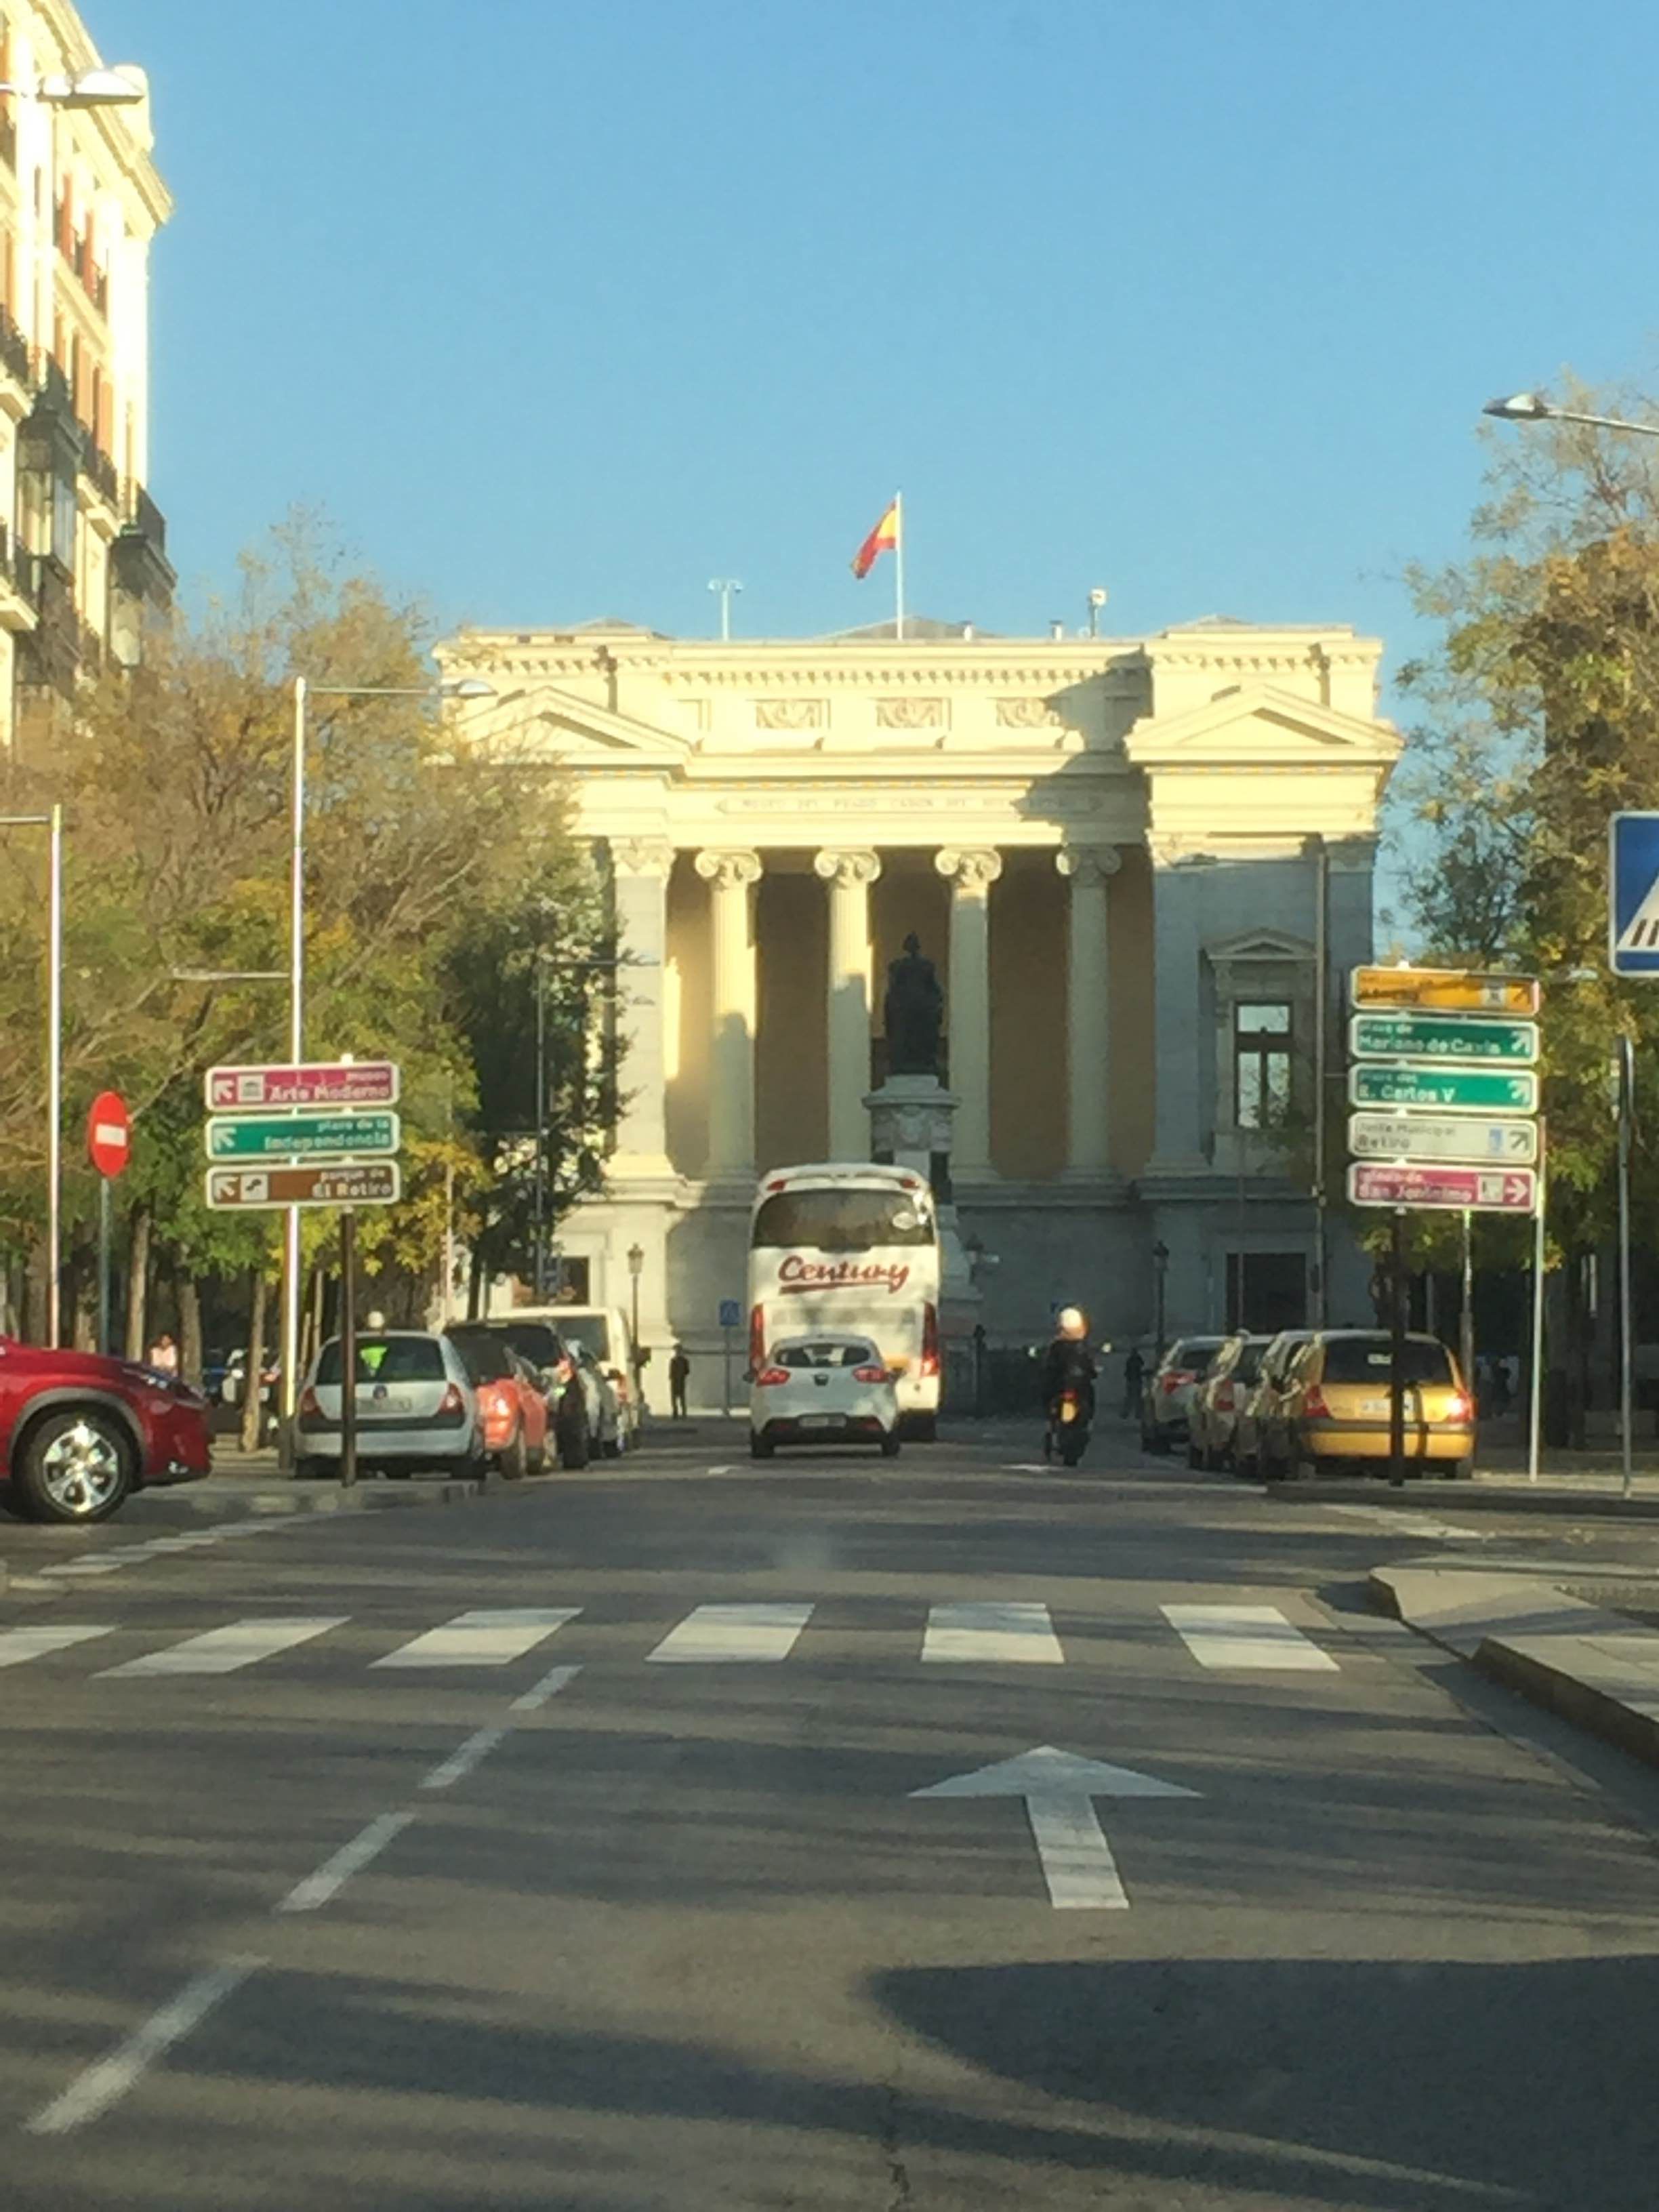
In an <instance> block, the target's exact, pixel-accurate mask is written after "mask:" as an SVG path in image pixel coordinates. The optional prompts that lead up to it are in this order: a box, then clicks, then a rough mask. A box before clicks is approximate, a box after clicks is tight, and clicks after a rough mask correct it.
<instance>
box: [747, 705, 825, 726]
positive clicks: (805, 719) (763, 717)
mask: <svg viewBox="0 0 1659 2212" xmlns="http://www.w3.org/2000/svg"><path fill="white" fill-rule="evenodd" d="M828 724H829V706H828V703H827V702H825V701H824V700H822V699H757V700H756V702H755V727H756V728H757V730H789V731H792V732H801V731H805V730H822V729H824V728H825V727H827V726H828Z"/></svg>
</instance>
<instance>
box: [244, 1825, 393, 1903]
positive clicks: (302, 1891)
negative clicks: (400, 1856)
mask: <svg viewBox="0 0 1659 2212" xmlns="http://www.w3.org/2000/svg"><path fill="white" fill-rule="evenodd" d="M414 1818H415V1815H414V1814H412V1813H382V1814H381V1815H380V1818H379V1820H371V1821H370V1822H369V1824H368V1826H367V1827H366V1828H363V1829H361V1830H360V1831H359V1832H358V1833H357V1834H356V1835H355V1836H354V1837H353V1838H351V1841H350V1842H349V1844H341V1846H340V1848H339V1850H337V1851H336V1852H335V1854H334V1856H333V1857H332V1858H327V1859H325V1860H324V1861H323V1863H322V1864H321V1866H319V1868H318V1869H317V1870H316V1872H315V1873H314V1874H308V1875H307V1876H306V1878H305V1880H304V1881H301V1882H296V1883H295V1886H294V1887H293V1888H292V1889H291V1890H289V1893H288V1895H287V1896H286V1897H285V1898H284V1899H283V1901H282V1903H281V1904H280V1905H278V1906H277V1907H276V1910H277V1911H278V1912H315V1911H316V1910H317V1908H318V1906H319V1905H326V1904H327V1903H328V1901H329V1899H330V1898H331V1897H337V1895H338V1894H339V1893H340V1892H341V1890H343V1888H344V1887H345V1886H346V1884H347V1883H348V1882H349V1881H350V1879H351V1877H352V1875H354V1874H361V1873H362V1870H363V1869H364V1868H365V1867H366V1866H368V1863H369V1862H370V1861H371V1860H372V1859H376V1858H378V1857H380V1853H381V1852H382V1851H383V1850H385V1849H386V1845H387V1844H389V1843H390V1842H391V1841H392V1838H393V1837H394V1836H400V1835H401V1834H402V1833H403V1832H404V1829H405V1828H406V1827H407V1826H409V1824H410V1821H411V1820H413V1819H414Z"/></svg>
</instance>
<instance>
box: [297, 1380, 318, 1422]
mask: <svg viewBox="0 0 1659 2212" xmlns="http://www.w3.org/2000/svg"><path fill="white" fill-rule="evenodd" d="M322 1410H323V1401H322V1400H321V1399H320V1398H319V1396H318V1395H317V1393H316V1392H315V1391H314V1390H313V1389H312V1387H311V1385H310V1383H307V1384H306V1387H305V1389H303V1390H301V1393H300V1411H301V1413H303V1414H306V1415H307V1416H308V1417H309V1418H310V1419H313V1420H314V1419H316V1418H317V1417H318V1415H319V1413H321V1412H322Z"/></svg>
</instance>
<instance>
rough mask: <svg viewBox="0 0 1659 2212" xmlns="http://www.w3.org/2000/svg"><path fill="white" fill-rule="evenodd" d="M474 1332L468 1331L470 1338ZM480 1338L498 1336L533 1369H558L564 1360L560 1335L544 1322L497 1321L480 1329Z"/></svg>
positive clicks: (478, 1331)
mask: <svg viewBox="0 0 1659 2212" xmlns="http://www.w3.org/2000/svg"><path fill="white" fill-rule="evenodd" d="M467 1334H468V1336H469V1337H470V1336H471V1335H472V1334H474V1332H473V1331H472V1330H471V1329H469V1330H468V1331H467ZM476 1334H477V1335H479V1336H498V1337H500V1339H501V1342H502V1343H503V1344H510V1345H511V1346H512V1347H513V1350H514V1352H517V1353H518V1355H519V1357H520V1359H527V1360H528V1361H529V1362H530V1364H531V1365H532V1367H556V1366H557V1365H558V1364H559V1362H560V1361H561V1360H562V1358H564V1346H563V1345H562V1344H561V1343H560V1341H559V1338H558V1333H557V1331H556V1330H555V1329H550V1328H549V1327H548V1325H547V1323H546V1322H544V1321H495V1322H490V1323H489V1327H488V1328H480V1329H478V1330H477V1332H476Z"/></svg>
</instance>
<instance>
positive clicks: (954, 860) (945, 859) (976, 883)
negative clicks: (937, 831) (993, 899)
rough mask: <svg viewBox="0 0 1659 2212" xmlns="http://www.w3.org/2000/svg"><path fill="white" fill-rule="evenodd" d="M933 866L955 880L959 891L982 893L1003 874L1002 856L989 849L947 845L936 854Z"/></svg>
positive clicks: (943, 874)
mask: <svg viewBox="0 0 1659 2212" xmlns="http://www.w3.org/2000/svg"><path fill="white" fill-rule="evenodd" d="M933 866H935V867H936V868H937V869H938V870H939V873H940V875H942V876H950V877H951V878H954V880H955V883H956V886H957V890H959V891H969V892H972V891H982V890H988V889H989V887H990V885H991V884H994V883H995V881H996V879H997V878H998V877H999V876H1000V874H1001V873H1002V855H1001V854H1000V853H998V852H995V851H994V850H992V849H991V848H988V847H963V846H957V845H945V846H944V847H942V848H940V850H939V852H937V853H935V854H934V855H933Z"/></svg>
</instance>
